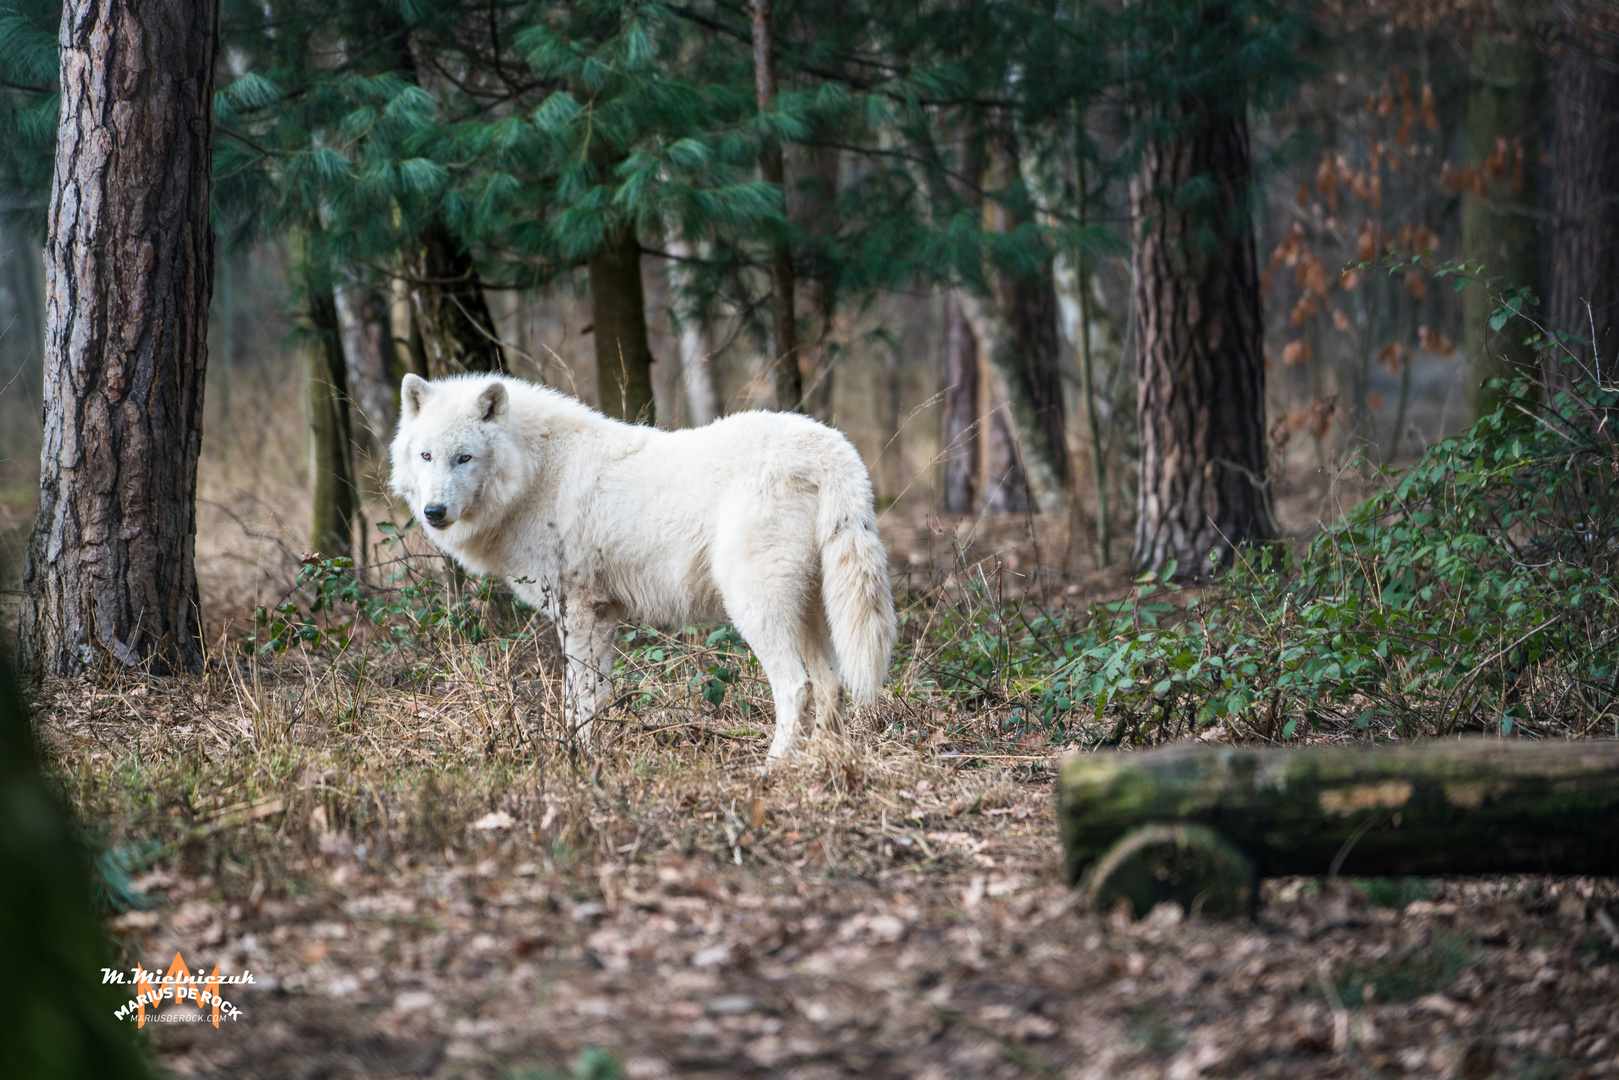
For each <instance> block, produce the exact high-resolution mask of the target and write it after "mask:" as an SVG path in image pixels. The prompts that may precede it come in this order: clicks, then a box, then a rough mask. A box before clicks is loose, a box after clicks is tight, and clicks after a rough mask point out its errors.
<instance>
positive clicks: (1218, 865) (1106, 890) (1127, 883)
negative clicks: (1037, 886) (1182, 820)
mask: <svg viewBox="0 0 1619 1080" xmlns="http://www.w3.org/2000/svg"><path fill="white" fill-rule="evenodd" d="M1080 887H1081V889H1082V890H1083V892H1084V894H1085V902H1086V904H1087V905H1088V906H1089V907H1090V908H1091V910H1092V911H1096V912H1107V911H1112V910H1113V909H1114V908H1115V907H1117V906H1118V904H1119V902H1120V901H1121V900H1123V901H1126V902H1128V903H1129V905H1130V910H1131V911H1132V913H1133V914H1134V915H1135V916H1136V918H1140V917H1141V916H1143V915H1145V914H1147V912H1149V911H1151V910H1152V909H1153V908H1154V907H1156V906H1157V905H1158V904H1162V903H1165V902H1166V901H1174V902H1175V903H1177V904H1179V905H1180V906H1181V907H1182V908H1183V909H1184V910H1185V911H1186V912H1187V914H1189V915H1194V916H1196V915H1207V916H1210V917H1213V918H1231V917H1234V916H1249V915H1252V914H1253V911H1254V904H1255V900H1256V898H1257V896H1258V887H1259V879H1258V877H1257V875H1256V874H1255V872H1254V864H1253V862H1252V861H1251V860H1249V858H1248V857H1247V856H1246V855H1244V854H1243V853H1242V852H1241V851H1240V850H1239V849H1238V848H1237V846H1236V845H1235V844H1233V843H1231V841H1229V840H1227V839H1226V838H1225V837H1223V836H1221V835H1220V834H1219V833H1218V832H1216V831H1215V830H1213V829H1211V828H1208V827H1207V826H1205V825H1186V824H1172V825H1146V826H1143V827H1142V828H1139V829H1136V830H1135V831H1134V832H1131V833H1129V834H1128V835H1126V836H1125V837H1124V839H1122V840H1120V841H1119V842H1118V843H1116V844H1114V845H1113V846H1112V847H1111V848H1109V849H1108V851H1107V853H1106V854H1105V855H1103V856H1102V857H1101V859H1099V860H1097V863H1096V865H1095V867H1094V868H1092V870H1091V871H1090V872H1089V873H1088V874H1087V875H1086V876H1085V879H1084V880H1083V881H1082V882H1081V883H1080Z"/></svg>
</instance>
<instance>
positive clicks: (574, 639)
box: [557, 597, 619, 746]
mask: <svg viewBox="0 0 1619 1080" xmlns="http://www.w3.org/2000/svg"><path fill="white" fill-rule="evenodd" d="M618 614H619V613H618V611H617V610H616V609H615V608H614V606H613V605H612V604H610V603H607V602H605V601H600V600H598V601H595V602H590V601H588V600H583V601H581V600H576V599H575V598H573V597H569V598H568V603H567V609H566V611H565V612H564V614H563V617H562V619H561V621H560V622H559V623H558V627H557V629H558V633H559V634H560V635H561V638H562V704H563V711H564V712H565V713H566V716H567V724H568V733H569V734H570V735H571V736H572V737H573V738H575V739H577V740H579V742H580V743H582V744H584V745H585V746H589V745H590V727H591V721H593V720H595V719H596V716H597V714H598V713H600V712H601V711H602V710H603V709H605V708H606V707H607V706H608V704H609V703H611V702H612V700H613V631H614V630H615V629H616V628H617V627H618Z"/></svg>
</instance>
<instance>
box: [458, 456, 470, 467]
mask: <svg viewBox="0 0 1619 1080" xmlns="http://www.w3.org/2000/svg"><path fill="white" fill-rule="evenodd" d="M471 460H472V455H471V454H462V455H461V456H460V457H458V458H456V459H455V463H456V464H457V465H465V464H466V463H467V462H469V461H471Z"/></svg>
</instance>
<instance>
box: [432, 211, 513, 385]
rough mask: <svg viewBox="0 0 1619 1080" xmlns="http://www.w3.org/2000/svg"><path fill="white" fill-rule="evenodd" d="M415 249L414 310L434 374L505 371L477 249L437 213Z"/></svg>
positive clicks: (436, 376)
mask: <svg viewBox="0 0 1619 1080" xmlns="http://www.w3.org/2000/svg"><path fill="white" fill-rule="evenodd" d="M411 255H412V258H411V259H410V268H411V279H412V280H411V282H410V305H411V313H412V314H413V315H415V317H416V327H417V329H418V330H419V331H420V333H421V335H422V346H423V349H424V350H425V352H426V353H427V367H428V370H429V371H430V372H432V374H433V377H434V378H440V377H442V376H445V375H455V374H457V373H459V372H463V371H505V370H506V359H505V356H504V354H503V353H502V352H501V348H500V340H499V338H498V337H497V336H496V334H495V320H494V318H493V317H491V316H490V314H489V303H488V301H486V300H485V299H484V295H483V283H482V282H481V281H480V280H479V278H478V268H477V267H476V266H475V265H473V262H472V255H471V254H470V253H469V252H468V251H467V250H466V248H464V247H462V246H461V244H460V242H459V241H457V240H456V238H455V237H454V236H452V235H451V234H450V230H449V229H448V228H447V227H446V226H445V224H444V223H443V222H442V221H440V220H439V219H437V218H434V219H433V220H432V221H430V222H429V223H428V226H427V228H425V229H424V230H422V234H421V236H420V237H419V238H418V240H417V243H416V247H415V249H414V250H413V251H412V252H411Z"/></svg>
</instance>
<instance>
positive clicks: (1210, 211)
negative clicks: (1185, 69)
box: [1130, 102, 1275, 577]
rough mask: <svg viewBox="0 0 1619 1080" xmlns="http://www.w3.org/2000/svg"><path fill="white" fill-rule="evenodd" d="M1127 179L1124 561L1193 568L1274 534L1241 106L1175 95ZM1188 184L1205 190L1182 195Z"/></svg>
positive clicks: (1222, 561) (1225, 560) (1196, 572)
mask: <svg viewBox="0 0 1619 1080" xmlns="http://www.w3.org/2000/svg"><path fill="white" fill-rule="evenodd" d="M1181 113H1182V115H1181V116H1180V117H1178V118H1176V119H1177V120H1178V121H1179V125H1178V126H1179V133H1178V134H1177V135H1173V136H1168V137H1166V138H1164V139H1162V140H1160V141H1159V142H1157V143H1155V144H1154V145H1151V146H1149V147H1148V148H1147V149H1146V152H1145V153H1144V155H1143V158H1142V163H1141V169H1140V172H1139V173H1138V174H1137V175H1136V176H1135V177H1133V178H1132V179H1131V182H1130V203H1131V211H1132V214H1133V216H1134V219H1135V221H1136V222H1137V223H1138V224H1137V228H1138V229H1139V234H1138V236H1137V238H1136V244H1135V249H1134V252H1133V259H1134V265H1135V279H1136V283H1135V294H1136V318H1137V334H1138V341H1139V357H1140V361H1139V369H1138V372H1137V384H1136V412H1137V416H1138V420H1139V424H1140V431H1141V488H1140V495H1139V497H1138V507H1137V514H1136V538H1135V561H1136V564H1137V566H1138V567H1139V568H1140V569H1144V570H1158V569H1161V568H1163V567H1165V566H1166V565H1168V563H1169V562H1170V561H1171V560H1174V561H1175V562H1176V563H1177V564H1178V566H1179V572H1180V573H1182V574H1190V575H1193V576H1199V577H1201V576H1204V575H1205V574H1207V573H1208V572H1209V571H1210V562H1211V558H1212V559H1214V560H1216V562H1217V565H1218V566H1225V565H1228V564H1229V563H1230V561H1231V557H1232V552H1233V550H1234V548H1235V546H1236V545H1238V544H1241V543H1243V542H1244V541H1249V540H1261V539H1265V538H1268V537H1270V536H1273V535H1274V534H1275V525H1274V524H1273V522H1272V520H1271V514H1270V510H1269V504H1268V502H1267V500H1266V495H1265V487H1264V485H1265V483H1266V480H1265V360H1264V353H1263V343H1264V338H1263V329H1264V328H1263V324H1262V323H1261V321H1260V316H1259V274H1258V270H1257V267H1256V265H1255V256H1254V235H1253V226H1252V223H1251V221H1250V220H1249V218H1248V213H1247V199H1248V189H1249V182H1250V178H1251V170H1250V165H1249V150H1248V124H1247V121H1246V119H1245V118H1244V115H1243V110H1242V108H1241V106H1240V105H1238V106H1236V107H1231V106H1229V105H1227V106H1226V107H1224V108H1218V109H1217V108H1214V107H1212V106H1210V105H1209V104H1207V103H1201V102H1187V103H1185V104H1184V105H1183V106H1182V109H1181ZM1194 181H1196V182H1198V183H1199V184H1200V186H1204V187H1205V188H1206V190H1207V191H1208V192H1209V194H1207V195H1206V196H1204V197H1201V198H1199V199H1196V200H1191V199H1188V198H1187V195H1186V193H1187V191H1188V190H1189V188H1188V185H1191V184H1192V183H1193V182H1194Z"/></svg>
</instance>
